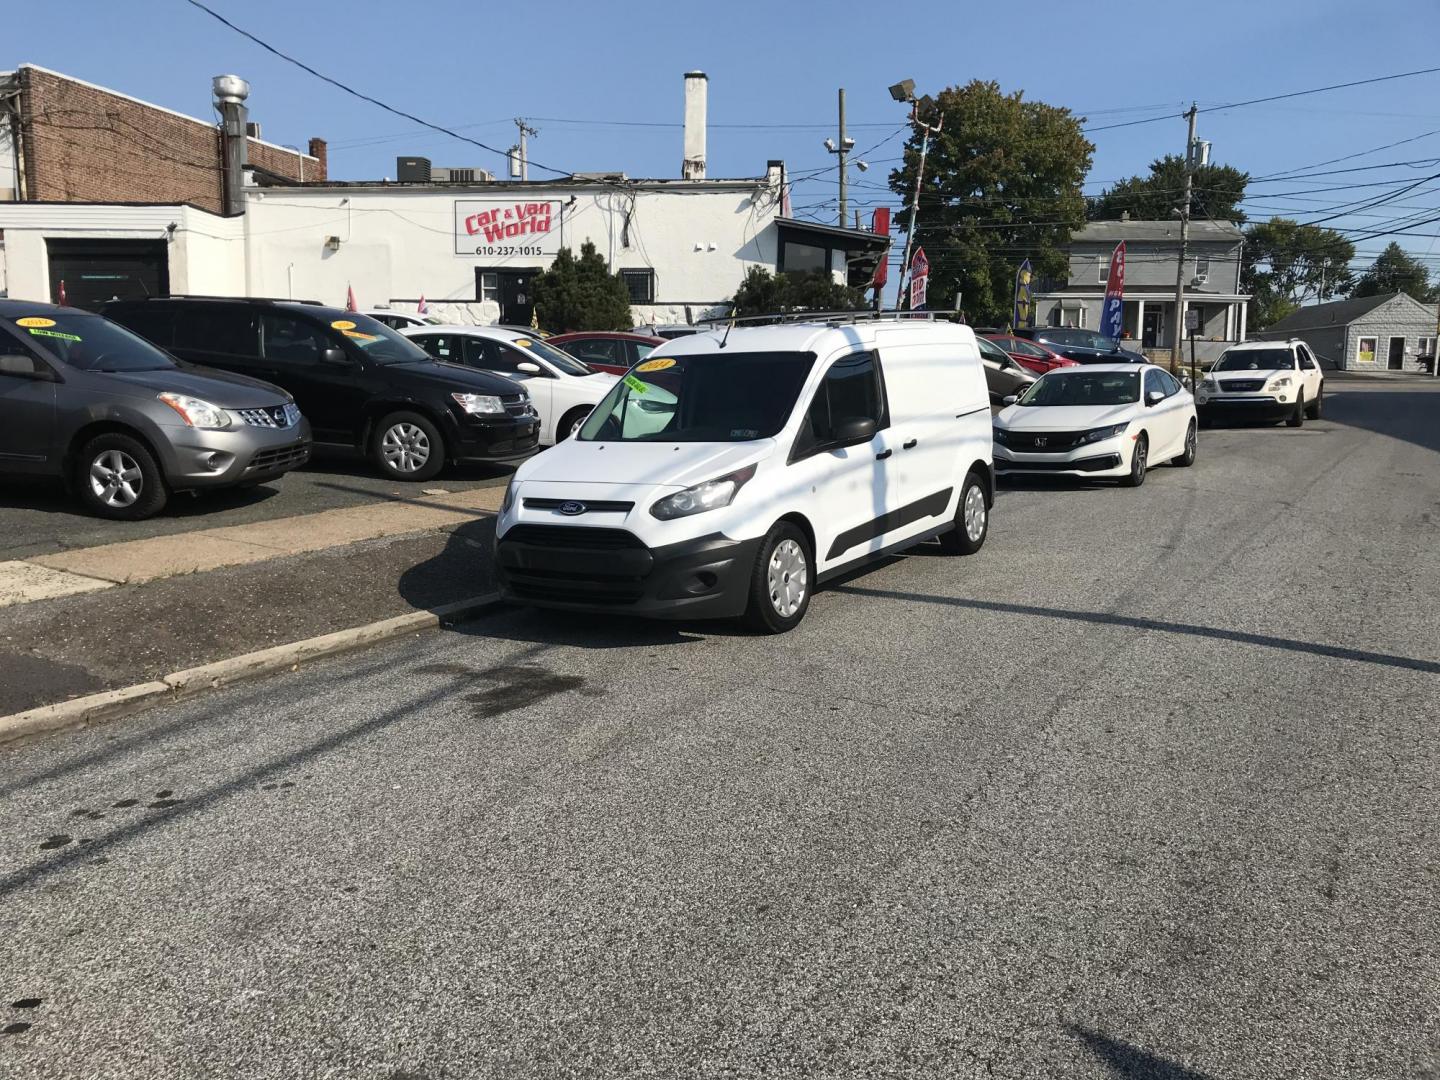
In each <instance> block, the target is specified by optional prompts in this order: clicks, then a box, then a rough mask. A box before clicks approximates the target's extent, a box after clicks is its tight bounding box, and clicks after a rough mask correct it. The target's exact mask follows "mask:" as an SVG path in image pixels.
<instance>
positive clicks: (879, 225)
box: [870, 206, 890, 289]
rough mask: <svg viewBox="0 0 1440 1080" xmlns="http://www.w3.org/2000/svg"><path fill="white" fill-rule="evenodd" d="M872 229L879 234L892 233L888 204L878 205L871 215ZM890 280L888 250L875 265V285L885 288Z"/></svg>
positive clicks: (886, 234) (887, 234)
mask: <svg viewBox="0 0 1440 1080" xmlns="http://www.w3.org/2000/svg"><path fill="white" fill-rule="evenodd" d="M870 231H871V232H873V233H875V234H876V235H877V236H889V235H890V208H889V207H888V206H877V207H876V208H875V210H874V212H872V213H871V215H870ZM889 280H890V254H889V252H888V251H887V252H886V253H885V254H884V255H882V256H880V263H879V265H878V266H876V267H875V281H874V285H875V288H877V289H883V288H885V283H886V282H887V281H889Z"/></svg>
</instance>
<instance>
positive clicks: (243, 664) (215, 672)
mask: <svg viewBox="0 0 1440 1080" xmlns="http://www.w3.org/2000/svg"><path fill="white" fill-rule="evenodd" d="M499 604H500V594H499V593H488V594H486V595H484V596H476V597H471V598H470V599H468V600H458V601H456V602H454V603H450V604H442V605H440V606H439V607H436V608H431V609H430V610H429V611H413V612H411V613H409V614H408V615H397V616H395V617H394V618H392V619H382V620H380V621H379V622H373V623H367V624H366V625H364V626H355V627H351V628H350V629H348V630H339V631H336V632H335V633H333V634H321V635H320V636H319V637H312V638H306V639H305V640H303V641H292V642H290V643H289V644H288V645H276V646H275V647H274V648H271V649H261V650H260V651H259V652H252V653H246V654H245V655H243V656H232V657H230V658H229V659H226V660H217V661H215V662H214V663H211V664H202V665H201V666H200V667H193V668H186V669H185V670H184V671H175V672H171V673H170V674H169V675H166V676H164V677H163V678H162V679H160V680H158V681H156V682H147V683H140V684H138V685H136V686H126V687H123V688H121V689H119V690H106V691H103V692H102V693H99V694H90V695H88V696H86V697H80V698H73V699H72V700H70V701H61V702H58V703H57V704H54V705H41V706H39V707H38V708H35V709H28V710H26V711H25V712H20V713H13V714H11V715H10V716H0V744H4V743H9V742H14V741H16V740H18V739H25V738H28V737H29V736H32V735H40V734H44V733H45V732H50V731H64V730H66V729H69V728H83V727H90V726H91V725H92V724H97V723H101V722H103V721H106V720H113V719H115V718H117V717H120V716H125V715H128V714H129V713H132V712H138V711H139V710H141V709H143V708H146V707H148V706H150V705H154V704H157V703H158V702H160V701H162V700H169V701H174V700H177V699H178V698H181V697H189V696H191V695H193V694H198V693H200V692H201V691H203V690H209V689H213V688H215V687H220V686H227V685H229V684H230V683H235V682H240V681H242V680H245V679H253V678H258V677H259V676H261V675H268V674H271V673H272V672H276V671H284V670H286V669H288V668H292V667H294V666H296V665H297V664H303V663H305V662H306V661H308V660H318V659H320V658H321V657H325V656H335V655H336V654H338V653H343V652H349V651H350V650H352V649H363V648H365V647H366V646H367V645H375V644H377V643H379V642H382V641H388V640H390V639H391V638H397V637H403V636H405V635H406V634H412V633H416V632H418V631H421V630H428V629H434V628H437V627H440V626H453V625H454V624H456V623H459V622H463V621H464V620H466V619H468V618H472V617H474V616H475V615H478V614H480V613H481V612H483V611H486V610H488V609H490V608H492V607H497V606H499Z"/></svg>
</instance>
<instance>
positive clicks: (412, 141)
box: [0, 0, 1440, 270]
mask: <svg viewBox="0 0 1440 1080" xmlns="http://www.w3.org/2000/svg"><path fill="white" fill-rule="evenodd" d="M207 2H209V3H210V4H211V6H213V7H215V8H216V9H217V10H218V11H220V12H221V13H222V14H225V15H226V16H227V17H229V18H231V19H232V20H233V21H234V22H236V23H237V24H238V25H240V26H242V27H244V28H246V29H248V30H250V31H251V32H253V33H255V34H256V35H257V36H259V37H262V38H264V39H266V40H268V41H270V42H271V43H273V44H274V45H276V46H277V47H279V48H282V49H284V50H286V51H288V52H291V53H293V54H294V55H296V56H298V57H300V58H301V59H303V60H305V61H306V62H307V63H309V64H310V65H312V66H313V67H315V68H317V69H319V70H321V71H323V72H325V73H327V74H329V75H332V76H334V77H335V78H337V79H339V80H341V81H343V82H347V83H349V84H350V85H352V86H354V87H356V88H357V89H360V90H363V91H365V92H367V93H369V94H371V95H373V96H375V97H378V98H381V99H383V100H386V101H388V102H390V103H392V104H394V105H396V106H397V107H399V108H403V109H405V110H407V111H409V112H412V113H414V114H416V115H418V116H422V117H424V118H426V119H429V120H433V121H435V122H437V123H441V124H445V125H447V126H461V127H463V129H464V133H465V134H467V135H469V136H471V137H473V138H475V139H478V140H480V141H482V142H485V143H489V144H491V145H493V146H496V147H500V148H502V149H503V148H504V147H507V146H509V145H510V144H511V143H512V142H513V141H514V137H515V128H514V124H513V122H512V120H511V118H513V117H515V116H526V117H532V118H536V119H534V120H533V121H532V122H533V123H534V125H535V126H536V127H538V128H539V129H540V131H541V134H540V136H539V138H538V139H536V140H534V142H533V143H532V148H531V157H532V160H534V161H535V162H538V163H544V164H547V165H553V166H556V167H558V168H561V169H564V170H567V171H569V170H600V169H606V170H623V171H625V172H627V173H629V174H630V175H632V176H674V175H676V174H677V173H678V171H679V165H680V157H681V142H680V139H681V136H680V128H679V121H680V119H681V102H682V97H681V92H682V84H681V75H682V73H683V72H684V71H686V70H688V69H691V68H700V69H702V70H704V71H706V72H707V73H708V74H709V76H710V122H711V130H710V133H709V157H710V175H712V176H753V175H758V174H760V173H761V172H763V170H764V167H765V162H766V160H767V159H770V158H782V159H784V160H785V161H786V163H787V165H788V166H789V169H790V171H791V173H792V174H800V173H805V172H810V171H813V170H816V169H820V168H823V167H825V166H826V165H827V164H828V163H829V162H830V161H831V159H830V157H829V155H828V154H826V153H825V151H824V150H823V149H822V147H821V145H820V144H821V140H822V139H824V138H825V136H826V135H830V134H833V132H834V123H835V91H836V88H837V87H839V86H844V87H845V88H846V91H847V95H848V113H849V120H850V124H851V134H852V135H853V137H854V138H855V140H856V142H857V148H858V149H860V150H862V151H863V150H867V149H868V148H870V147H872V146H873V147H875V149H874V150H873V151H871V152H870V153H868V154H867V155H866V156H867V158H868V160H869V161H870V163H871V164H872V165H873V166H874V167H873V168H872V169H871V170H870V171H869V172H868V173H866V174H864V175H863V176H862V175H858V174H852V183H856V182H858V183H857V186H855V187H854V188H853V195H854V196H855V200H856V202H857V203H858V205H859V206H860V207H861V208H868V206H870V205H873V203H874V202H876V201H879V200H889V201H891V202H892V203H893V199H891V197H889V196H887V194H886V193H885V192H884V191H882V190H880V189H879V188H876V187H866V186H864V185H867V184H876V185H880V186H881V187H883V185H884V181H885V176H886V174H887V172H888V170H889V168H890V167H892V165H893V159H894V158H895V156H896V155H897V153H898V147H899V145H900V141H901V136H899V135H896V134H895V132H896V131H897V129H898V128H900V126H901V124H902V122H903V120H904V110H903V109H902V108H901V106H899V105H897V104H895V103H894V102H892V101H891V100H890V98H889V96H888V94H887V93H886V87H887V86H888V85H889V84H890V83H892V82H896V81H898V80H899V79H901V78H905V77H909V78H913V79H914V80H915V81H916V84H917V87H918V88H919V89H920V90H921V91H922V92H924V91H934V90H937V89H939V88H941V87H943V86H946V85H951V84H956V83H963V82H966V81H968V80H970V79H972V78H983V79H994V80H996V81H998V82H999V83H1000V84H1001V86H1002V87H1003V88H1005V89H1006V90H1013V89H1023V90H1024V91H1025V93H1026V95H1027V96H1028V97H1030V98H1032V99H1038V100H1042V101H1045V102H1048V103H1050V104H1055V105H1065V106H1068V107H1070V108H1071V109H1073V110H1074V111H1076V112H1077V113H1079V114H1081V115H1084V116H1087V117H1089V118H1090V126H1092V127H1096V126H1100V125H1105V124H1114V123H1120V122H1123V121H1127V120H1136V119H1145V118H1148V117H1155V116H1163V115H1165V114H1174V113H1178V112H1180V111H1181V110H1182V109H1183V108H1185V107H1186V106H1188V104H1189V102H1190V101H1191V100H1195V101H1198V102H1199V104H1200V106H1201V109H1202V110H1204V109H1206V107H1207V106H1216V105H1220V104H1223V103H1225V102H1234V101H1241V100H1246V99H1249V98H1255V97H1263V96H1266V95H1269V94H1277V93H1284V92H1287V91H1292V90H1303V89H1308V88H1311V87H1318V86H1324V85H1328V84H1331V83H1339V82H1348V81H1351V80H1357V79H1365V78H1371V77H1374V76H1378V75H1385V74H1390V73H1394V72H1401V71H1411V70H1415V69H1419V68H1427V67H1436V66H1440V49H1437V42H1440V3H1437V2H1436V0H1372V2H1370V3H1367V4H1363V5H1357V4H1355V3H1353V2H1343V3H1342V2H1339V0H1249V2H1244V3H1237V2H1232V0H1217V2H1212V3H1209V4H1207V5H1205V7H1204V10H1203V11H1197V10H1195V9H1185V10H1182V9H1179V8H1173V7H1171V6H1167V5H1159V4H1155V3H1153V2H1149V3H1135V2H1130V0H1103V2H1101V3H1091V4H1089V5H1076V4H1074V3H1069V2H1052V0H1033V2H1032V3H1029V4H1026V5H1023V6H1013V7H1011V6H1006V5H1002V4H995V3H985V4H974V3H964V2H955V0H949V2H943V3H942V2H935V3H912V4H911V5H909V6H908V7H902V8H898V9H897V8H889V9H886V8H883V7H881V8H877V7H876V6H875V5H874V4H860V3H853V2H849V0H837V2H828V3H824V4H820V3H813V2H812V3H808V4H806V3H799V4H796V3H791V4H783V3H774V2H773V0H772V2H767V3H757V2H752V0H726V2H719V3H703V4H702V3H698V2H694V0H670V2H652V0H644V2H625V0H618V2H616V3H611V4H607V5H602V4H595V3H587V2H580V0H539V2H534V0H532V2H530V3H526V4H511V5H502V4H495V3H484V2H475V0H472V2H469V3H463V2H460V0H428V2H426V3H423V4H421V3H416V4H411V5H400V4H393V3H390V4H381V3H375V2H370V0H350V2H345V3H341V2H336V0H303V2H296V0H289V2H278V0H246V2H245V3H243V4H242V3H239V2H238V0H207ZM901 11H909V12H911V13H914V16H915V17H914V20H913V23H912V24H911V25H913V27H914V31H913V32H907V31H906V28H905V24H904V23H903V22H902V20H901V16H900V14H899V13H900V12H901ZM137 15H139V16H148V17H145V18H141V17H137ZM5 19H6V31H7V32H6V34H5V38H4V40H5V42H6V45H7V47H6V49H5V50H4V52H5V55H3V56H0V68H8V67H11V66H13V65H14V64H17V63H21V62H26V61H28V62H32V63H37V64H41V65H43V66H45V67H50V68H54V69H56V70H59V71H63V72H65V73H67V74H71V75H75V76H78V77H80V78H85V79H88V80H90V81H92V82H96V83H99V84H101V85H103V86H107V87H112V88H114V89H117V90H121V91H123V92H125V93H129V94H132V95H134V96H136V97H140V98H144V99H146V100H149V101H154V102H156V103H158V104H162V105H165V106H168V107H170V108H173V109H177V110H180V111H182V112H187V113H190V114H191V115H195V116H207V115H209V82H210V77H211V76H212V75H214V74H217V73H219V72H222V71H226V72H235V73H237V74H240V75H243V76H245V77H246V78H247V79H249V80H250V82H251V84H252V86H253V90H252V95H251V101H250V104H251V110H252V119H254V120H257V121H259V122H260V123H261V124H262V125H263V127H264V134H265V137H266V138H267V139H269V140H271V141H273V142H279V143H293V144H298V145H303V144H304V143H305V141H306V139H307V138H308V137H309V136H311V135H320V136H322V137H324V138H326V139H327V140H328V141H329V143H330V145H331V156H330V167H331V175H332V176H335V177H337V178H342V179H364V178H378V177H381V176H393V175H394V171H395V162H394V159H395V156H396V155H397V154H404V153H419V154H425V155H427V156H429V157H431V158H432V159H433V160H434V162H435V164H436V165H451V166H466V165H478V166H483V167H487V168H491V169H493V170H495V171H496V172H502V171H503V166H504V162H503V159H502V158H499V157H497V156H496V155H494V154H490V153H487V152H486V151H484V150H481V149H479V148H478V147H474V146H470V145H468V144H465V143H460V142H457V141H455V140H453V139H450V138H447V137H445V136H442V135H437V134H435V133H433V132H426V131H423V130H416V129H415V127H414V125H413V124H411V123H410V122H408V121H406V120H402V119H400V118H398V117H395V116H392V115H389V114H387V113H384V112H382V111H381V110H379V109H377V108H375V107H374V106H371V105H367V104H365V103H363V102H360V101H357V100H356V99H354V98H351V97H348V96H347V95H345V94H343V93H341V92H340V91H338V90H335V89H334V88H332V87H329V86H327V85H325V84H323V83H321V82H318V81H317V80H315V79H314V78H313V77H311V76H309V75H307V74H305V73H304V72H302V71H299V70H298V69H296V68H294V67H292V66H290V65H288V64H286V63H284V62H283V61H281V60H279V59H277V58H276V57H274V56H271V55H270V54H268V53H266V52H264V51H263V50H261V49H260V48H258V47H257V46H256V45H254V44H253V43H251V42H249V41H246V40H245V39H243V38H241V37H239V36H237V35H236V34H234V33H233V32H232V31H230V30H228V29H226V28H225V27H223V26H221V25H220V24H219V23H217V22H215V21H214V20H213V19H211V18H210V17H209V16H207V15H205V14H203V13H202V12H200V11H198V10H196V9H195V8H193V7H191V6H190V5H189V4H187V3H185V2H184V0H134V2H132V3H128V4H114V3H108V2H99V0H78V2H77V0H70V2H68V3H63V4H61V3H51V4H43V5H37V4H29V5H23V6H22V5H14V6H11V8H10V10H9V11H7V13H6V17H5ZM1362 46H1363V48H1362ZM622 122H623V123H622ZM666 125H669V126H666ZM1199 130H1200V135H1201V137H1202V138H1206V139H1209V140H1211V141H1212V142H1213V144H1214V152H1213V153H1214V160H1215V161H1217V162H1221V163H1225V164H1231V165H1234V166H1236V167H1238V168H1241V169H1244V170H1246V171H1248V172H1250V173H1251V175H1252V176H1255V177H1260V176H1265V175H1268V174H1275V173H1282V172H1287V171H1293V170H1295V169H1297V168H1300V167H1304V166H1309V165H1312V164H1314V163H1317V162H1322V161H1326V160H1328V159H1332V158H1338V157H1341V156H1344V155H1350V154H1357V153H1359V152H1360V151H1366V150H1369V149H1371V148H1375V147H1380V146H1382V145H1383V144H1386V143H1392V142H1398V141H1399V140H1402V139H1412V138H1414V137H1415V136H1423V137H1421V138H1418V139H1414V141H1412V142H1407V143H1406V144H1405V145H1403V146H1398V147H1394V148H1393V149H1389V150H1378V151H1376V152H1375V153H1371V154H1367V155H1364V156H1359V157H1356V158H1354V159H1353V160H1347V161H1344V162H1340V163H1336V164H1334V165H1329V166H1326V168H1327V169H1331V170H1334V169H1342V168H1356V167H1363V166H1371V165H1377V164H1384V163H1389V162H1400V161H1405V162H1429V161H1431V160H1435V161H1437V163H1436V164H1432V165H1429V166H1428V168H1427V167H1426V166H1425V165H1396V166H1393V167H1389V168H1385V169H1371V170H1367V171H1365V172H1347V173H1338V174H1334V175H1329V176H1324V177H1317V178H1316V179H1315V180H1314V181H1305V182H1297V181H1285V182H1284V183H1281V184H1275V183H1267V184H1257V185H1254V186H1252V188H1251V193H1252V200H1251V203H1250V204H1249V205H1247V210H1248V211H1249V213H1250V215H1251V217H1252V218H1264V217H1269V216H1271V215H1272V214H1274V213H1284V214H1286V215H1287V216H1298V217H1300V219H1301V220H1306V219H1307V218H1308V217H1318V216H1321V212H1322V211H1323V210H1324V209H1325V208H1326V207H1329V206H1332V205H1336V204H1340V203H1343V202H1347V201H1349V200H1353V199H1357V198H1359V197H1362V196H1366V195H1374V196H1379V195H1384V194H1386V193H1387V192H1390V191H1393V190H1394V188H1393V187H1390V186H1376V187H1366V188H1339V187H1334V188H1332V187H1331V185H1342V184H1358V183H1361V182H1366V183H1372V182H1373V183H1377V184H1383V185H1394V184H1398V183H1399V182H1400V181H1405V182H1410V181H1414V180H1418V179H1420V178H1421V177H1424V176H1427V175H1429V174H1430V173H1435V172H1440V74H1434V75H1425V76H1419V77H1416V78H1411V79H1404V80H1399V81H1395V82H1387V83H1379V84H1376V85H1373V86H1366V87H1357V88H1353V89H1347V90H1339V91H1333V92H1329V93H1325V94H1317V95H1313V96H1309V97H1303V98H1298V99H1295V100H1293V101H1284V102H1276V103H1273V104H1267V105H1257V106H1253V107H1249V108H1241V109H1233V110H1228V111H1225V110H1212V111H1202V113H1201V115H1200V129H1199ZM1184 138H1185V131H1184V122H1183V121H1182V120H1179V119H1169V120H1162V121H1159V122H1155V123H1145V124H1139V125H1135V126H1132V127H1123V128H1118V129H1113V130H1109V131H1097V132H1095V133H1094V134H1092V135H1091V139H1092V141H1093V142H1094V143H1095V145H1096V152H1095V162H1094V167H1093V169H1092V172H1091V174H1090V175H1091V181H1090V184H1089V185H1088V186H1087V188H1086V190H1087V192H1094V191H1098V190H1099V189H1100V187H1102V186H1103V185H1104V183H1105V182H1107V181H1113V180H1115V179H1118V178H1121V177H1125V176H1129V175H1131V174H1134V173H1143V172H1144V171H1145V170H1146V167H1147V165H1148V163H1149V161H1150V160H1151V159H1152V158H1154V157H1156V156H1158V155H1160V154H1163V153H1167V152H1180V150H1181V149H1182V148H1183V144H1184ZM887 139H888V141H886V140H887ZM876 144H879V145H878V146H877V145H876ZM531 175H532V178H533V177H537V176H544V175H546V174H545V173H543V172H541V171H539V170H538V169H537V170H535V171H532V174H531ZM1307 189H1312V190H1307ZM1313 189H1323V190H1318V191H1317V190H1313ZM1432 189H1433V190H1432ZM1262 193H1263V197H1262ZM1295 193H1299V194H1295ZM834 196H835V183H834V173H833V170H830V171H828V172H827V173H825V174H824V175H822V176H819V177H816V178H815V179H814V180H810V181H807V182H804V183H802V184H800V185H798V186H797V187H796V189H795V199H794V201H795V204H796V206H797V207H806V206H808V207H813V208H814V209H813V211H812V212H813V213H815V214H817V215H820V214H824V215H826V216H828V215H832V214H833V209H825V208H824V207H823V204H824V202H825V200H827V199H833V198H834ZM1428 207H1440V181H1431V182H1427V183H1424V184H1422V185H1421V186H1420V187H1418V188H1416V189H1415V191H1413V192H1410V193H1408V194H1406V195H1405V196H1403V197H1401V198H1399V199H1398V200H1397V202H1396V205H1395V206H1387V207H1379V208H1376V209H1373V210H1366V211H1362V213H1363V214H1369V215H1372V216H1369V217H1363V216H1355V217H1348V218H1343V219H1340V220H1338V221H1335V222H1330V223H1328V224H1331V225H1338V226H1341V227H1349V228H1354V229H1367V228H1371V227H1374V226H1380V227H1384V226H1385V225H1386V224H1387V222H1389V221H1392V220H1394V219H1395V218H1398V217H1400V216H1401V215H1402V214H1405V213H1412V212H1414V213H1417V214H1418V211H1420V210H1421V209H1423V208H1428ZM1437 214H1440V210H1437ZM1418 216H1421V217H1423V215H1418ZM1415 232H1417V233H1419V234H1429V233H1440V223H1437V224H1434V225H1424V226H1419V227H1417V228H1416V229H1415ZM1385 239H1386V237H1380V238H1377V239H1373V240H1362V241H1361V242H1360V243H1359V248H1360V252H1361V256H1362V259H1361V261H1364V257H1365V256H1367V255H1368V256H1369V257H1371V258H1373V255H1374V253H1376V252H1378V251H1379V249H1380V248H1381V247H1382V246H1383V245H1384V243H1385ZM1396 239H1398V240H1400V241H1401V243H1402V245H1403V246H1404V247H1406V248H1407V249H1409V250H1411V251H1412V252H1414V253H1415V254H1417V255H1420V256H1422V257H1425V258H1426V259H1427V264H1428V265H1430V266H1431V267H1432V270H1440V241H1437V240H1436V239H1435V238H1433V237H1430V236H1428V235H1416V236H1397V237H1396Z"/></svg>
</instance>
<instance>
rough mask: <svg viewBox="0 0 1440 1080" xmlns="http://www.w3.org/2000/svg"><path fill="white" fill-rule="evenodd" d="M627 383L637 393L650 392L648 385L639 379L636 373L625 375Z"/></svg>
mask: <svg viewBox="0 0 1440 1080" xmlns="http://www.w3.org/2000/svg"><path fill="white" fill-rule="evenodd" d="M625 385H626V386H628V387H629V388H630V389H631V390H634V391H635V393H637V394H648V393H649V392H650V388H649V387H648V386H646V385H645V384H644V383H643V382H642V381H641V380H639V379H637V378H636V377H635V376H634V375H626V376H625Z"/></svg>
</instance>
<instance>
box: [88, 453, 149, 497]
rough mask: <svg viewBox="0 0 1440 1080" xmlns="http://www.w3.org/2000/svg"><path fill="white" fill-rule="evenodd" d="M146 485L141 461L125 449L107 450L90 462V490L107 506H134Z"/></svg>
mask: <svg viewBox="0 0 1440 1080" xmlns="http://www.w3.org/2000/svg"><path fill="white" fill-rule="evenodd" d="M144 487H145V481H144V478H143V476H142V474H141V472H140V465H139V463H138V462H137V461H136V460H135V459H134V458H132V457H131V456H130V455H129V454H127V453H125V452H124V451H123V450H106V451H105V452H104V453H103V454H101V455H100V456H99V457H97V458H96V459H95V460H94V461H92V462H91V463H90V490H91V491H92V492H94V493H95V497H96V498H97V499H99V500H100V501H101V502H103V503H104V504H105V505H106V506H115V507H123V506H132V505H133V504H134V503H135V500H137V499H138V498H140V492H141V491H142V490H143V489H144Z"/></svg>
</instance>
